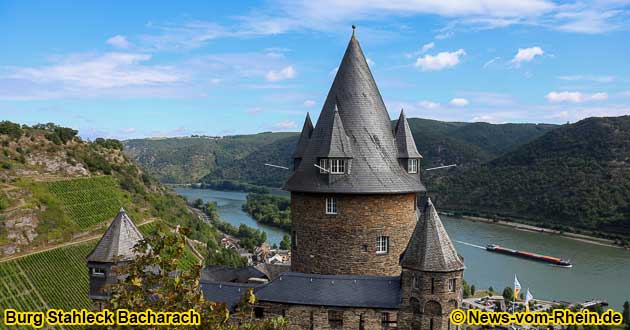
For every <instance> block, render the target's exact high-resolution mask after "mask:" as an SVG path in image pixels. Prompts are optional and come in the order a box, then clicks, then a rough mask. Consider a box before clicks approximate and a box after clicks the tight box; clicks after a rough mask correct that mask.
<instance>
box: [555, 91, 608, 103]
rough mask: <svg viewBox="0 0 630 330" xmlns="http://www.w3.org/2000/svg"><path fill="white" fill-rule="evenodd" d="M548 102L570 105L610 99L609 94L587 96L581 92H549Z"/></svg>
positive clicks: (601, 93)
mask: <svg viewBox="0 0 630 330" xmlns="http://www.w3.org/2000/svg"><path fill="white" fill-rule="evenodd" d="M545 98H546V99H547V101H549V102H553V103H560V102H568V103H582V102H587V101H604V100H607V99H608V93H603V92H600V93H594V94H585V93H581V92H567V91H565V92H555V91H554V92H549V93H548V94H547V96H545Z"/></svg>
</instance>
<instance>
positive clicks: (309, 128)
mask: <svg viewBox="0 0 630 330" xmlns="http://www.w3.org/2000/svg"><path fill="white" fill-rule="evenodd" d="M312 133H313V123H312V122H311V116H310V115H309V114H308V112H307V113H306V119H305V120H304V126H303V127H302V133H301V134H300V139H299V140H298V143H297V146H296V147H295V152H294V153H293V158H302V156H303V155H304V151H305V150H306V147H307V146H308V141H309V140H310V139H311V134H312Z"/></svg>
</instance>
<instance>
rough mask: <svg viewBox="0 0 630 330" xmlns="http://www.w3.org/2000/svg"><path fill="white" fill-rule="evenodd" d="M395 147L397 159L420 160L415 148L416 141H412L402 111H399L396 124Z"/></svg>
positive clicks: (409, 129)
mask: <svg viewBox="0 0 630 330" xmlns="http://www.w3.org/2000/svg"><path fill="white" fill-rule="evenodd" d="M396 147H397V148H398V158H422V156H421V155H420V153H419V152H418V149H417V148H416V141H414V140H413V135H412V134H411V128H409V123H408V122H407V118H406V117H405V111H404V110H400V117H398V123H397V124H396Z"/></svg>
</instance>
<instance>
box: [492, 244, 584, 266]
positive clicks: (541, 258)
mask: <svg viewBox="0 0 630 330" xmlns="http://www.w3.org/2000/svg"><path fill="white" fill-rule="evenodd" d="M486 250H487V251H490V252H496V253H502V254H507V255H511V256H515V257H521V258H525V259H530V260H536V261H540V262H546V263H549V264H552V265H556V266H560V267H567V268H570V267H573V265H572V264H571V262H570V261H569V260H566V259H561V258H556V257H550V256H544V255H540V254H536V253H531V252H526V251H519V250H514V249H508V248H504V247H502V246H499V245H496V244H488V245H486Z"/></svg>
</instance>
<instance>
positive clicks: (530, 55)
mask: <svg viewBox="0 0 630 330" xmlns="http://www.w3.org/2000/svg"><path fill="white" fill-rule="evenodd" d="M544 53H545V52H544V51H543V50H542V48H540V47H538V46H536V47H530V48H519V49H518V52H517V53H516V55H515V56H514V58H513V59H512V63H514V64H515V65H516V66H519V65H520V64H521V63H522V62H530V61H532V60H533V59H534V58H535V57H536V56H542V55H543V54H544Z"/></svg>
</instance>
